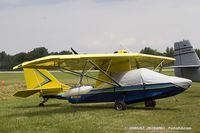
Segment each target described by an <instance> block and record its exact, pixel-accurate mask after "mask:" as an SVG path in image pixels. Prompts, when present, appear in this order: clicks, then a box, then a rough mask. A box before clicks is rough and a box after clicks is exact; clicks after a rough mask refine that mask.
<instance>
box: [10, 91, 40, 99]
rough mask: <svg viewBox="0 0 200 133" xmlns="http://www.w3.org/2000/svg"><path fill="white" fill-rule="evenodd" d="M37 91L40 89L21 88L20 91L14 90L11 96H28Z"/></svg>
mask: <svg viewBox="0 0 200 133" xmlns="http://www.w3.org/2000/svg"><path fill="white" fill-rule="evenodd" d="M37 92H40V90H22V91H18V92H16V93H15V94H14V95H13V96H16V97H24V98H25V97H29V96H31V95H33V94H35V93H37Z"/></svg>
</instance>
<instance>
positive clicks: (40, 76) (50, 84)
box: [14, 68, 70, 97]
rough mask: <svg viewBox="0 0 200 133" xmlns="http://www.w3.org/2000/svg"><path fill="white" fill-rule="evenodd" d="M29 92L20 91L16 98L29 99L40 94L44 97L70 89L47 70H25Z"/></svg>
mask: <svg viewBox="0 0 200 133" xmlns="http://www.w3.org/2000/svg"><path fill="white" fill-rule="evenodd" d="M23 70H24V76H25V79H26V86H27V90H22V91H18V92H17V93H15V94H14V96H18V97H28V96H30V95H33V94H35V93H38V92H40V93H41V94H42V95H51V94H57V93H60V92H62V91H63V89H64V90H66V89H69V88H70V87H69V86H67V85H64V84H62V83H60V82H59V81H58V80H57V79H56V78H55V77H54V76H53V75H52V74H50V73H49V72H48V71H47V70H46V69H32V68H24V69H23Z"/></svg>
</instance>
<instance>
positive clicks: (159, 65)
mask: <svg viewBox="0 0 200 133" xmlns="http://www.w3.org/2000/svg"><path fill="white" fill-rule="evenodd" d="M163 62H164V60H162V61H161V62H160V64H158V66H157V67H156V68H155V69H154V71H156V69H157V68H159V67H160V69H159V72H161V71H162V67H163Z"/></svg>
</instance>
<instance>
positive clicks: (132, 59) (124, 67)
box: [13, 53, 175, 88]
mask: <svg viewBox="0 0 200 133" xmlns="http://www.w3.org/2000/svg"><path fill="white" fill-rule="evenodd" d="M174 60H175V59H174V58H169V57H163V56H154V55H147V54H140V53H114V54H79V55H51V56H46V57H43V58H39V59H36V60H32V61H28V62H24V63H22V64H20V65H18V66H15V67H14V68H13V69H18V68H32V69H56V68H63V69H65V70H69V71H71V70H73V71H75V70H97V69H98V70H99V69H101V70H102V71H104V72H105V73H106V74H108V75H109V74H110V73H112V72H123V71H129V70H132V69H135V68H144V67H153V68H156V67H157V66H158V65H159V64H161V63H162V64H165V63H170V62H173V61H174ZM105 73H102V72H100V73H99V76H98V79H101V80H104V81H109V82H112V81H111V79H110V78H109V77H108V76H106V75H105ZM101 83H102V82H101V81H97V82H96V86H95V87H97V86H99V85H101ZM54 88H55V87H54Z"/></svg>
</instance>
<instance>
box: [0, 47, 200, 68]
mask: <svg viewBox="0 0 200 133" xmlns="http://www.w3.org/2000/svg"><path fill="white" fill-rule="evenodd" d="M195 51H196V53H197V55H198V56H199V57H200V49H195ZM140 53H144V54H150V55H159V56H167V57H173V56H174V49H173V47H167V48H166V50H165V52H159V51H157V50H156V49H152V48H150V47H145V48H143V49H142V50H141V51H140ZM68 54H72V52H71V51H68V50H66V51H65V50H64V51H61V52H50V53H49V52H48V50H47V49H46V48H45V47H39V48H34V49H33V50H32V51H30V52H27V53H26V52H20V53H17V54H15V55H9V54H7V53H6V52H5V51H2V52H0V70H12V68H13V67H14V66H16V65H18V64H20V63H22V62H24V61H30V60H34V59H37V58H40V57H44V56H47V55H68Z"/></svg>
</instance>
